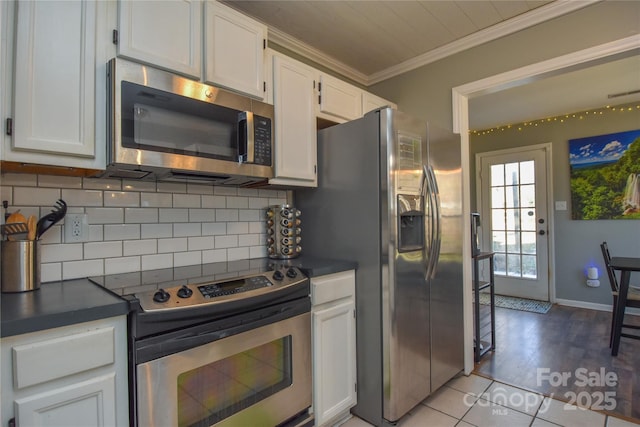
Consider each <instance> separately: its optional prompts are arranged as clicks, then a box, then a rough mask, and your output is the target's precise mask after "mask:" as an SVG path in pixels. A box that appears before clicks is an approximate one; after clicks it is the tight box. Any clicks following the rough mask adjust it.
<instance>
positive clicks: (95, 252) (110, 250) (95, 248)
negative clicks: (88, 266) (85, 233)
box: [84, 241, 122, 259]
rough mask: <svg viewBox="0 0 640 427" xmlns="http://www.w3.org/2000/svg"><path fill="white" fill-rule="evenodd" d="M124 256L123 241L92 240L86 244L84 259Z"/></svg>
mask: <svg viewBox="0 0 640 427" xmlns="http://www.w3.org/2000/svg"><path fill="white" fill-rule="evenodd" d="M120 256H122V242H121V241H115V242H91V243H85V244H84V259H98V258H113V257H120Z"/></svg>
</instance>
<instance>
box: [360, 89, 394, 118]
mask: <svg viewBox="0 0 640 427" xmlns="http://www.w3.org/2000/svg"><path fill="white" fill-rule="evenodd" d="M380 107H393V108H396V104H394V103H393V102H390V101H387V100H386V99H384V98H380V97H379V96H376V95H374V94H372V93H369V92H362V115H363V116H364V115H365V114H367V113H368V112H369V111H371V110H375V109H376V108H380Z"/></svg>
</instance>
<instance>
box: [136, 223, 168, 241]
mask: <svg viewBox="0 0 640 427" xmlns="http://www.w3.org/2000/svg"><path fill="white" fill-rule="evenodd" d="M140 237H142V238H143V239H160V238H163V237H173V225H172V224H141V225H140Z"/></svg>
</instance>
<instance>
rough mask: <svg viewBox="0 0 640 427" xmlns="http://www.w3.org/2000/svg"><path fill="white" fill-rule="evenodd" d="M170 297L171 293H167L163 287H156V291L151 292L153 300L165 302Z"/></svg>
mask: <svg viewBox="0 0 640 427" xmlns="http://www.w3.org/2000/svg"><path fill="white" fill-rule="evenodd" d="M170 297H171V295H169V292H167V291H165V290H164V289H158V291H157V292H156V293H155V294H153V300H154V301H155V302H167V301H169V298H170Z"/></svg>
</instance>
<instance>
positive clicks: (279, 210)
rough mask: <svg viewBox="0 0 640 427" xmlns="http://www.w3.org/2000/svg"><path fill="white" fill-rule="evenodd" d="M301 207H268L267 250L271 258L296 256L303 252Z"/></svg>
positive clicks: (286, 205)
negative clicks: (301, 243)
mask: <svg viewBox="0 0 640 427" xmlns="http://www.w3.org/2000/svg"><path fill="white" fill-rule="evenodd" d="M301 214H302V212H300V210H299V209H296V208H295V207H293V206H291V205H288V204H285V205H271V206H269V207H267V213H266V215H267V251H268V253H269V258H275V259H289V258H295V257H297V256H298V255H300V253H301V252H302V246H301V245H300V242H301V241H302V236H301V234H302V229H301V227H300V224H301V223H302V221H301V220H300V215H301Z"/></svg>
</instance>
